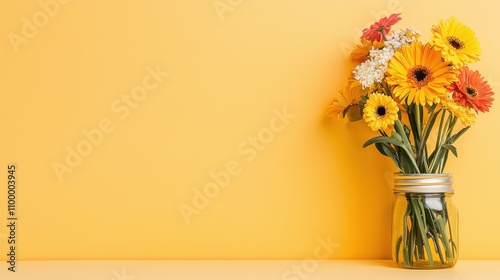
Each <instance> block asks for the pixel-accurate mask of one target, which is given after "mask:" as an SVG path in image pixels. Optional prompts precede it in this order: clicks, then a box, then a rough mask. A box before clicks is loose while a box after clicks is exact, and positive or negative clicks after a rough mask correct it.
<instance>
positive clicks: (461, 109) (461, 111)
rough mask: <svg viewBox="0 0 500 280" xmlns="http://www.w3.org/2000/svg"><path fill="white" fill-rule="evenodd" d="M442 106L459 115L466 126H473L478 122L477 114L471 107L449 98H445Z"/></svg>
mask: <svg viewBox="0 0 500 280" xmlns="http://www.w3.org/2000/svg"><path fill="white" fill-rule="evenodd" d="M441 106H443V108H445V109H446V110H448V111H450V113H451V114H452V115H453V116H455V117H458V119H459V120H460V122H461V123H462V124H463V125H464V126H471V125H473V124H474V123H475V122H476V117H477V115H476V114H475V113H474V110H473V109H471V108H469V107H465V106H462V105H460V104H458V103H457V102H455V101H453V100H451V99H449V98H443V99H442V100H441Z"/></svg>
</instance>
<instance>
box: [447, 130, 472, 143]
mask: <svg viewBox="0 0 500 280" xmlns="http://www.w3.org/2000/svg"><path fill="white" fill-rule="evenodd" d="M469 128H470V126H467V127H464V128H462V129H461V130H460V131H459V132H457V133H456V134H455V135H453V136H451V137H450V138H449V139H448V141H446V143H448V144H453V143H455V141H457V140H458V138H460V136H462V135H463V134H464V133H465V132H466V131H467V130H469Z"/></svg>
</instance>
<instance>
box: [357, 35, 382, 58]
mask: <svg viewBox="0 0 500 280" xmlns="http://www.w3.org/2000/svg"><path fill="white" fill-rule="evenodd" d="M383 47H384V41H382V42H379V41H370V40H367V39H365V38H361V45H356V47H355V49H354V50H353V51H352V53H351V58H352V59H353V60H356V61H359V62H365V61H366V60H368V59H369V58H370V51H371V50H372V48H373V49H375V50H378V49H381V48H383Z"/></svg>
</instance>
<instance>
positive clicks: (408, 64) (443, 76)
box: [387, 41, 458, 105]
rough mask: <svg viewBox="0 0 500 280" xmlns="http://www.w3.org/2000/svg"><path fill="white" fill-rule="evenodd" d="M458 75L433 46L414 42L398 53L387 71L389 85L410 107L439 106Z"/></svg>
mask: <svg viewBox="0 0 500 280" xmlns="http://www.w3.org/2000/svg"><path fill="white" fill-rule="evenodd" d="M457 74H458V72H457V70H454V69H452V68H451V67H450V66H449V65H448V63H447V62H444V61H443V60H442V59H441V54H440V53H439V52H437V51H435V50H434V49H432V48H431V46H430V44H425V45H422V43H420V42H415V41H414V42H412V43H411V44H410V45H405V46H403V47H402V48H401V49H399V50H398V51H396V53H395V54H394V58H393V59H392V60H391V61H390V62H389V66H388V68H387V83H388V84H389V85H392V86H394V89H393V92H394V95H395V96H396V97H399V98H400V100H401V101H406V103H407V104H412V103H417V104H421V105H425V104H429V105H432V104H434V103H439V98H440V97H441V96H443V95H445V94H446V92H447V91H446V86H448V85H450V84H451V83H452V82H454V81H456V80H457V79H458V78H457Z"/></svg>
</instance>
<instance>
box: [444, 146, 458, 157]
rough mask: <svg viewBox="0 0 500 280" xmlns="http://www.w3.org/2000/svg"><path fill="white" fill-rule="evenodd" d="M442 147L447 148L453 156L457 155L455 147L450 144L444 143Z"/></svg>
mask: <svg viewBox="0 0 500 280" xmlns="http://www.w3.org/2000/svg"><path fill="white" fill-rule="evenodd" d="M443 148H445V149H447V150H449V151H450V152H451V153H452V154H453V155H454V156H455V157H458V154H457V148H456V147H455V146H453V145H452V144H444V145H443Z"/></svg>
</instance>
